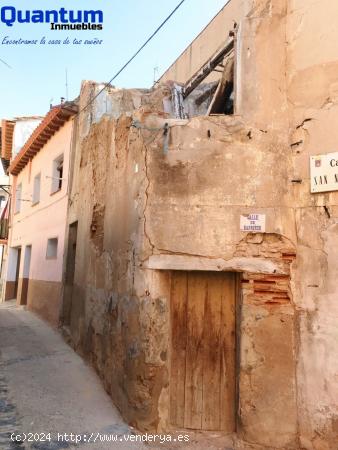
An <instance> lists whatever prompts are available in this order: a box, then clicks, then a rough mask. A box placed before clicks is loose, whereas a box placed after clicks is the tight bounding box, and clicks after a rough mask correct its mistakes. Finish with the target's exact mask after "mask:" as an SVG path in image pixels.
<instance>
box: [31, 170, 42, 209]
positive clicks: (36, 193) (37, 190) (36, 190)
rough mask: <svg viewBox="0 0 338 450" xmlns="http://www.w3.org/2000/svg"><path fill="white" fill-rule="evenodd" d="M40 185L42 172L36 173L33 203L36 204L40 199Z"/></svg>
mask: <svg viewBox="0 0 338 450" xmlns="http://www.w3.org/2000/svg"><path fill="white" fill-rule="evenodd" d="M40 186H41V173H39V174H38V175H35V177H34V185H33V201H32V204H33V205H36V204H37V203H39V201H40Z"/></svg>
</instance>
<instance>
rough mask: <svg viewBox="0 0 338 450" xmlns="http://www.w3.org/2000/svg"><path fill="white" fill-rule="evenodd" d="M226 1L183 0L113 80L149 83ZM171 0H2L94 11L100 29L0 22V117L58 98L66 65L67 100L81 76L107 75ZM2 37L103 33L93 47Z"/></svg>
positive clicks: (31, 111)
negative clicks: (101, 22)
mask: <svg viewBox="0 0 338 450" xmlns="http://www.w3.org/2000/svg"><path fill="white" fill-rule="evenodd" d="M226 2H227V1H226V0H186V1H185V3H184V4H183V5H182V6H181V8H180V9H179V10H178V11H177V12H176V14H175V15H174V16H173V17H172V18H171V20H170V22H168V23H167V25H166V26H165V28H163V29H162V30H161V31H160V33H159V34H158V35H157V36H156V37H155V38H154V39H153V40H152V41H151V43H150V44H149V45H148V47H147V48H146V49H145V50H144V51H143V52H142V53H141V54H140V55H139V56H138V57H137V59H136V60H135V61H134V62H133V63H132V64H131V65H130V66H129V67H128V68H127V69H126V70H125V71H124V72H123V73H122V74H121V75H120V76H119V78H118V79H117V80H116V81H115V85H117V86H121V87H150V86H151V85H152V83H153V79H154V68H155V67H157V68H158V70H157V74H158V75H160V74H161V73H163V72H164V71H165V69H166V68H167V67H168V66H169V65H170V64H171V63H172V62H173V61H174V60H175V59H176V58H177V57H178V56H179V54H180V53H181V52H182V51H183V50H184V48H185V47H186V46H187V45H188V44H189V43H190V42H191V41H192V39H194V37H195V36H196V35H197V34H198V33H199V32H200V31H201V30H202V28H203V27H204V26H205V25H207V23H208V22H209V21H210V20H211V19H212V18H213V16H214V15H215V14H217V12H218V11H219V10H220V9H221V8H222V7H223V6H224V4H225V3H226ZM178 3H179V0H165V1H159V0H141V1H140V0H123V1H120V0H34V1H29V2H27V1H26V0H6V1H5V2H4V0H2V1H1V6H9V5H10V6H14V7H16V8H17V9H23V10H27V9H29V10H33V9H42V10H46V9H59V8H61V7H65V8H67V9H75V10H78V9H81V10H85V9H87V10H88V9H102V10H103V11H104V30H103V31H51V30H50V26H49V24H15V25H14V26H13V27H7V26H6V25H4V24H2V23H1V24H0V58H1V59H3V60H5V61H6V62H7V63H8V64H9V65H10V66H11V69H9V68H8V67H6V66H5V65H3V64H2V63H0V81H1V84H0V85H1V90H0V118H11V117H15V116H23V115H36V114H38V115H40V114H41V115H44V114H45V113H46V112H47V111H48V109H49V104H50V101H52V103H53V104H57V103H59V100H60V98H61V97H62V96H65V95H66V87H65V83H66V81H65V80H66V75H65V71H66V69H67V70H68V85H69V87H68V91H69V99H72V98H75V97H76V96H77V95H78V94H79V89H80V85H81V80H84V79H90V80H96V81H108V80H109V79H110V78H111V77H112V76H113V75H114V73H115V72H117V70H118V69H119V68H120V67H121V66H122V65H123V64H124V63H125V62H126V60H127V59H129V57H130V56H131V55H132V54H133V53H134V52H135V51H136V50H137V48H138V47H139V46H140V45H141V44H142V43H143V42H144V41H145V40H146V39H147V38H148V37H149V35H150V34H151V33H152V32H153V31H154V30H155V28H157V26H158V25H159V24H160V23H161V22H162V21H163V20H164V19H165V17H166V16H167V15H168V14H169V13H170V12H171V11H172V10H173V9H174V7H175V6H176V5H177V4H178ZM5 36H9V39H19V38H22V39H39V40H40V39H41V38H42V37H43V36H46V38H47V40H48V39H65V38H67V37H69V38H70V39H71V40H73V39H74V38H77V39H91V38H96V37H98V38H100V39H103V41H104V42H103V44H102V45H101V46H85V45H68V46H51V45H45V46H41V45H37V46H29V47H27V46H13V45H4V44H2V42H3V39H4V37H5Z"/></svg>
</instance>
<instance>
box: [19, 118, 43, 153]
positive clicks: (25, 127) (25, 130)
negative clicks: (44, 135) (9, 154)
mask: <svg viewBox="0 0 338 450" xmlns="http://www.w3.org/2000/svg"><path fill="white" fill-rule="evenodd" d="M41 121H42V119H41V118H40V119H32V118H27V119H23V118H22V119H21V118H19V119H17V121H16V123H15V127H14V133H13V147H12V151H13V157H15V155H17V154H18V153H19V151H20V150H21V148H22V147H23V146H24V144H25V143H26V141H27V140H28V139H29V137H30V136H31V134H32V133H33V131H34V130H35V128H36V127H37V126H38V125H39V124H40V123H41Z"/></svg>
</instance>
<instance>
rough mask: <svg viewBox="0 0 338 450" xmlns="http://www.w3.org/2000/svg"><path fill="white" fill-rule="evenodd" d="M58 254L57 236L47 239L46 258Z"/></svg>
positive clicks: (54, 256) (52, 257)
mask: <svg viewBox="0 0 338 450" xmlns="http://www.w3.org/2000/svg"><path fill="white" fill-rule="evenodd" d="M57 254H58V238H51V239H48V242H47V251H46V259H56V258H57Z"/></svg>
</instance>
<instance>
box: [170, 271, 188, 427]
mask: <svg viewBox="0 0 338 450" xmlns="http://www.w3.org/2000/svg"><path fill="white" fill-rule="evenodd" d="M187 283H188V280H187V272H180V271H173V272H172V275H171V294H170V297H171V305H170V311H171V369H170V422H171V424H172V425H175V426H177V427H184V405H185V350H186V331H187Z"/></svg>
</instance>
